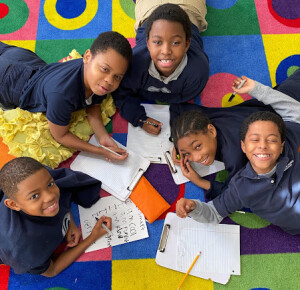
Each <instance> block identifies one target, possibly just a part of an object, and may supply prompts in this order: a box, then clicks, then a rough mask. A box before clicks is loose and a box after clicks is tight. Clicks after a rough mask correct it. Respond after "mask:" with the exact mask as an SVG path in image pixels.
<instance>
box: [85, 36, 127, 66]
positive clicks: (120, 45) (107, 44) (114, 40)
mask: <svg viewBox="0 0 300 290" xmlns="http://www.w3.org/2000/svg"><path fill="white" fill-rule="evenodd" d="M110 48H112V49H114V50H115V51H116V52H118V53H119V54H120V55H122V56H123V57H124V58H125V59H126V60H127V61H128V66H129V65H130V63H131V60H132V49H131V46H130V43H129V41H128V40H127V39H126V38H125V37H124V36H123V35H122V34H120V33H118V32H116V31H106V32H102V33H100V34H99V35H98V37H97V38H96V39H95V40H94V42H93V43H92V46H91V48H90V50H91V54H92V56H95V55H96V54H98V53H100V52H105V51H107V50H108V49H110Z"/></svg>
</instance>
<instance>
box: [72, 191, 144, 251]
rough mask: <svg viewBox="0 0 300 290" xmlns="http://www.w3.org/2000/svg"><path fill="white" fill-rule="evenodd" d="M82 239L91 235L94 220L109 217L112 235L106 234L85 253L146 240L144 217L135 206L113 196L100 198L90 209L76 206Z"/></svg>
mask: <svg viewBox="0 0 300 290" xmlns="http://www.w3.org/2000/svg"><path fill="white" fill-rule="evenodd" d="M78 208H79V215H80V224H81V230H82V237H83V238H84V239H85V238H86V237H87V236H89V234H90V233H91V231H92V229H93V228H94V225H95V223H96V218H100V217H101V216H103V215H105V216H109V217H111V218H112V233H113V235H112V236H110V235H109V234H106V235H104V236H102V237H101V238H100V239H98V240H97V241H96V242H95V243H94V244H92V245H91V246H90V247H89V248H88V249H87V250H86V252H91V251H95V250H99V249H104V248H108V247H111V246H116V245H120V244H125V243H129V242H133V241H136V240H141V239H144V238H148V237H149V235H148V229H147V225H146V221H145V217H144V215H143V214H142V212H141V211H140V210H139V209H138V208H137V207H136V205H135V204H134V203H133V202H132V201H131V200H130V199H127V200H126V201H125V202H123V201H120V200H119V199H117V198H115V197H114V196H108V197H103V198H101V199H100V200H99V201H98V202H97V203H95V204H94V205H93V206H92V207H90V208H83V207H81V206H78Z"/></svg>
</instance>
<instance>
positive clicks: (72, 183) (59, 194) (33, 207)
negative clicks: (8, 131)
mask: <svg viewBox="0 0 300 290" xmlns="http://www.w3.org/2000/svg"><path fill="white" fill-rule="evenodd" d="M0 188H1V189H2V191H3V192H1V190H0V201H1V203H0V220H1V223H2V225H1V228H0V261H1V260H2V262H3V263H4V264H7V265H9V266H11V267H12V268H13V269H14V271H15V273H17V274H22V273H31V274H41V275H43V276H46V277H53V276H55V275H57V274H59V273H60V272H61V271H63V270H64V269H65V268H67V267H68V266H69V265H70V264H71V263H73V262H74V261H75V260H76V259H77V258H78V256H79V255H81V254H82V253H83V252H84V251H85V250H86V249H87V248H88V247H89V245H91V244H92V243H94V242H95V241H96V240H97V239H98V238H100V237H101V236H103V235H104V234H105V233H106V231H105V230H104V229H103V227H102V223H106V224H107V227H108V228H110V229H111V218H110V217H106V216H102V217H101V218H100V219H99V221H98V222H97V223H96V225H95V227H94V229H93V230H92V232H91V234H90V235H89V236H88V237H87V238H86V239H85V240H83V241H79V240H80V237H81V232H80V230H79V229H78V228H77V226H76V224H75V223H74V220H73V218H72V214H71V211H70V205H71V201H74V202H76V203H78V204H80V205H82V206H84V207H90V206H92V205H93V204H94V203H95V202H96V201H97V200H98V199H99V191H100V188H101V182H100V181H98V180H96V179H94V178H92V177H90V176H88V175H86V174H83V173H81V172H76V171H72V170H70V169H66V168H60V169H57V170H52V169H46V168H45V167H44V166H43V165H41V164H40V163H39V162H38V161H36V160H35V159H32V158H29V157H20V158H16V159H13V160H11V161H9V162H8V163H6V164H5V165H4V167H3V168H2V169H1V171H0ZM64 239H65V240H66V241H67V246H68V247H70V249H68V250H67V251H65V252H63V253H61V254H60V255H59V256H58V257H55V258H54V257H53V253H54V251H55V249H56V248H57V247H58V246H59V245H60V244H61V243H62V242H63V240H64Z"/></svg>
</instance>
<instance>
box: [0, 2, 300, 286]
mask: <svg viewBox="0 0 300 290" xmlns="http://www.w3.org/2000/svg"><path fill="white" fill-rule="evenodd" d="M134 6H135V1H134V0H111V1H110V0H105V1H104V0H102V1H100V0H76V1H72V0H0V40H3V41H5V42H6V43H9V44H13V45H18V46H22V47H24V48H28V49H31V50H32V51H35V52H36V53H37V54H38V55H39V56H40V57H42V58H43V59H44V60H45V61H47V62H56V61H58V60H60V59H62V58H63V57H65V56H66V55H68V53H69V52H70V51H71V50H72V49H73V48H75V49H76V50H77V51H79V52H80V53H84V51H85V50H86V49H87V48H89V46H90V45H91V43H92V41H93V39H94V38H95V37H96V36H97V35H98V34H99V33H100V32H103V31H107V30H115V31H118V32H120V33H122V34H123V35H125V36H126V37H127V38H128V39H129V41H130V43H131V44H132V45H134V44H135V39H134V37H135V33H134V29H133V24H134ZM207 8H208V14H207V21H208V23H209V25H208V30H207V31H206V32H205V33H203V34H202V36H203V41H204V47H205V51H206V53H207V54H208V56H209V59H210V79H209V81H208V84H207V86H206V88H205V90H204V91H203V93H202V94H201V97H198V98H196V100H195V102H196V103H198V104H202V105H205V106H218V107H225V106H228V105H229V104H228V96H229V94H231V83H232V80H233V79H234V78H235V76H241V75H246V76H248V77H250V78H253V79H255V80H258V81H260V82H262V83H264V84H266V85H269V86H274V85H276V84H277V83H279V82H281V81H282V80H284V79H285V78H286V77H287V76H289V75H290V74H291V73H292V72H293V71H295V70H296V69H297V68H298V67H299V66H300V45H299V44H300V35H299V32H300V3H299V0H226V1H224V0H207ZM248 98H249V96H238V95H237V96H236V97H235V99H234V100H233V102H232V103H231V105H235V104H237V103H240V102H242V101H243V100H246V99H248ZM108 130H110V131H111V132H112V133H113V137H114V138H115V139H117V140H118V141H120V142H121V143H123V144H126V137H127V123H126V122H125V121H124V120H122V119H121V118H120V116H119V115H118V114H116V115H115V116H114V118H113V120H112V122H111V123H110V124H109V126H108ZM0 150H1V157H0V167H1V166H2V165H3V164H4V163H5V162H6V161H7V160H10V159H11V158H13V156H10V155H9V154H8V149H7V147H5V144H3V143H1V146H0ZM70 162H72V158H71V159H70V160H67V161H66V162H64V163H63V164H62V165H61V166H66V167H68V166H69V165H70ZM145 175H146V178H147V179H148V180H149V181H150V182H151V183H152V185H153V186H154V187H155V188H156V189H157V190H158V191H159V192H160V193H161V194H162V195H163V196H164V197H165V199H166V200H167V201H168V202H169V203H171V204H173V206H172V210H174V204H175V202H176V199H178V198H179V197H181V196H185V197H187V198H199V199H201V200H203V199H204V195H203V191H202V190H200V189H199V188H197V187H196V186H194V185H193V184H191V183H187V184H185V185H181V186H176V185H175V184H174V182H173V181H172V178H171V175H170V172H169V170H168V168H167V167H166V166H161V165H151V166H150V168H149V170H148V171H147V172H146V174H145ZM210 178H215V176H210ZM217 178H221V177H220V175H217ZM102 194H103V195H105V193H103V192H102ZM72 211H73V213H74V215H75V219H76V222H77V223H78V222H79V217H78V210H77V208H76V206H74V207H73V208H72ZM163 222H164V220H163V218H161V219H159V220H157V221H155V222H154V223H152V224H148V231H149V238H147V239H144V240H140V241H137V242H132V243H129V244H125V245H121V246H116V247H113V248H108V249H105V250H99V251H95V252H91V253H88V254H83V255H82V256H81V257H80V258H79V259H78V261H76V262H75V263H73V264H72V265H71V266H70V267H69V268H68V269H66V270H65V271H64V272H62V273H61V274H60V275H58V276H57V277H55V278H51V279H49V278H45V277H42V276H34V275H29V274H25V275H16V274H15V273H14V272H13V270H11V269H10V268H9V267H8V266H4V265H1V266H0V290H2V289H30V290H32V289H60V290H62V289H113V290H115V289H176V287H177V285H178V284H179V282H180V280H181V278H182V276H183V274H181V273H179V272H175V271H172V270H169V269H166V268H162V267H160V266H158V265H156V263H155V260H154V259H155V255H156V250H157V247H158V243H159V238H160V233H161V230H162V225H163ZM225 222H226V223H231V224H239V225H241V272H242V274H241V276H232V277H231V279H230V281H229V283H228V284H227V285H225V286H224V285H220V284H217V283H213V282H211V281H206V280H202V279H200V278H196V277H192V276H189V277H188V279H187V280H186V281H185V283H184V285H183V287H182V289H205V290H206V289H217V290H219V289H232V290H239V289H243V290H244V289H272V290H284V289H286V290H296V289H300V236H299V235H298V236H291V235H288V234H286V233H284V232H283V231H282V230H280V229H279V228H278V227H275V226H273V225H270V224H269V223H268V222H266V221H264V220H261V219H260V218H258V217H257V216H256V215H254V214H252V213H248V212H247V213H245V214H240V213H235V214H233V215H232V216H231V217H230V218H227V219H226V220H225Z"/></svg>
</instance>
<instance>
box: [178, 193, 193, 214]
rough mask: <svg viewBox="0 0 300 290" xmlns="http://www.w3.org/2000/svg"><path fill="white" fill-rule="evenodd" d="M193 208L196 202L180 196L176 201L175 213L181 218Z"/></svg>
mask: <svg viewBox="0 0 300 290" xmlns="http://www.w3.org/2000/svg"><path fill="white" fill-rule="evenodd" d="M195 208H196V203H195V202H194V201H193V200H191V199H186V198H181V199H179V200H178V201H177V203H176V214H177V215H178V216H179V217H181V218H185V217H187V216H188V214H189V213H190V212H191V211H192V210H194V209H195Z"/></svg>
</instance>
